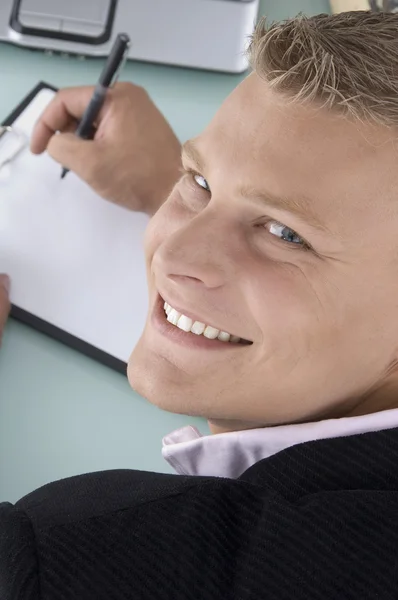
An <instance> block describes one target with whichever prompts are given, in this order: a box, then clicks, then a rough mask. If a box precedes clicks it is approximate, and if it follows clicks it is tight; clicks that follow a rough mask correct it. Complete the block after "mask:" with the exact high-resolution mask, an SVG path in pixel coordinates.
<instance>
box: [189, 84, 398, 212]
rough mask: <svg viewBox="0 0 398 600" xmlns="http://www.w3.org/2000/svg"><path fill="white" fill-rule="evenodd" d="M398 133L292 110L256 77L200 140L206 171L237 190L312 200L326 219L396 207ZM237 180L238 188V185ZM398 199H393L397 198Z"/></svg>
mask: <svg viewBox="0 0 398 600" xmlns="http://www.w3.org/2000/svg"><path fill="white" fill-rule="evenodd" d="M396 136H397V132H396V131H392V130H391V129H387V128H385V127H381V126H377V125H372V124H363V123H360V122H359V121H349V120H347V119H344V118H342V117H341V116H340V115H337V114H334V113H332V112H331V111H329V110H327V109H325V108H319V107H316V106H314V105H312V106H309V105H307V106H304V105H301V106H300V105H298V104H297V103H292V102H288V101H287V100H286V99H284V98H283V97H282V96H281V95H280V94H278V93H276V92H274V91H272V90H271V89H270V88H269V86H268V84H267V83H266V82H265V81H264V80H262V79H261V78H260V77H259V76H258V75H257V74H255V73H253V74H251V75H250V76H249V77H247V78H246V79H245V80H244V81H243V82H242V83H241V84H240V85H239V86H238V87H237V88H236V89H235V90H234V91H233V92H232V94H231V95H230V96H229V97H228V98H227V99H226V101H225V102H224V103H223V105H222V106H221V108H220V110H219V111H218V113H217V114H216V115H215V117H214V119H213V120H212V122H211V123H210V124H209V126H208V127H207V128H206V129H205V131H204V132H203V133H202V134H201V136H199V138H198V139H197V145H198V149H199V151H200V152H201V154H202V156H203V157H205V160H206V163H209V164H211V165H212V166H214V165H216V166H217V170H218V171H219V172H220V173H221V172H224V173H225V172H228V173H229V174H230V176H229V179H232V180H234V181H235V183H236V184H240V185H241V184H242V183H243V184H245V183H247V182H248V181H250V183H251V184H252V185H255V186H259V185H262V186H263V187H265V188H266V189H268V191H269V192H270V193H272V194H275V195H278V194H279V195H284V196H288V195H293V196H294V195H297V196H300V195H301V196H306V197H310V199H312V201H313V203H314V206H315V207H316V208H317V209H318V210H319V212H320V213H322V214H323V215H328V214H329V216H330V217H333V216H334V215H335V214H336V212H337V211H340V213H341V211H343V212H344V213H346V212H347V211H351V212H352V211H353V210H355V212H356V214H357V215H358V211H360V212H361V211H364V210H368V209H370V208H372V207H375V206H376V205H377V207H378V210H380V197H385V198H386V200H387V197H388V198H391V197H393V198H394V199H395V200H396V202H395V203H394V204H396V205H398V176H397V172H398V168H397V166H396V165H397V158H398V155H397V151H396V145H397V144H396ZM238 180H240V181H238ZM395 196H396V198H395Z"/></svg>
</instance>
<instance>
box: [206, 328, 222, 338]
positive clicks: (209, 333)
mask: <svg viewBox="0 0 398 600" xmlns="http://www.w3.org/2000/svg"><path fill="white" fill-rule="evenodd" d="M219 333H220V330H219V329H215V328H214V327H210V325H208V326H207V327H206V329H205V330H204V333H203V335H204V336H205V337H207V338H209V340H215V339H216V337H217V336H218V334H219Z"/></svg>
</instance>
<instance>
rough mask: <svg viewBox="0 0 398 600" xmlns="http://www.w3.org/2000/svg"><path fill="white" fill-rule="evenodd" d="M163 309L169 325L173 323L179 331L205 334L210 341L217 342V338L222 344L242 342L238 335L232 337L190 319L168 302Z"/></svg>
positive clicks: (225, 332)
mask: <svg viewBox="0 0 398 600" xmlns="http://www.w3.org/2000/svg"><path fill="white" fill-rule="evenodd" d="M163 308H164V310H165V313H166V315H167V320H168V321H169V323H171V324H172V325H176V326H177V327H178V328H179V329H182V330H183V331H186V332H188V331H190V332H192V333H195V334H196V335H202V334H203V335H204V336H205V337H207V338H208V339H210V340H215V339H216V338H217V339H219V340H221V341H222V342H233V343H237V342H239V340H240V337H238V336H237V335H231V334H230V333H228V332H227V331H220V330H219V329H216V328H215V327H211V326H210V325H207V326H206V325H205V324H204V323H201V322H200V321H193V320H192V319H190V318H189V317H187V316H185V315H183V314H182V313H179V312H178V311H176V310H175V309H174V308H172V307H171V306H170V304H167V302H165V303H164V306H163Z"/></svg>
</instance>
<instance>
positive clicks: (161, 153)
mask: <svg viewBox="0 0 398 600" xmlns="http://www.w3.org/2000/svg"><path fill="white" fill-rule="evenodd" d="M93 89H94V88H93V87H92V86H87V87H75V88H65V89H63V90H61V91H59V92H58V93H57V95H56V96H55V98H54V99H53V100H52V101H51V102H50V104H49V105H48V107H47V108H46V109H45V111H44V112H43V114H42V115H41V117H40V119H39V120H38V122H37V123H36V126H35V129H34V131H33V134H32V138H31V151H32V152H33V153H34V154H40V153H42V152H43V151H44V150H45V149H47V151H48V153H49V154H50V156H52V157H53V158H54V159H55V160H56V161H58V162H59V163H60V165H63V166H64V167H67V168H68V169H70V170H71V171H74V172H75V173H76V174H77V175H78V176H79V177H80V178H81V179H83V180H84V181H86V182H87V183H88V184H89V185H90V186H91V187H92V188H93V189H94V190H95V191H96V192H97V193H98V194H99V195H100V196H102V197H103V198H106V199H107V200H111V201H112V202H115V203H117V204H121V205H122V206H125V207H127V208H130V209H131V210H135V211H138V212H144V213H147V214H150V215H152V214H154V213H155V212H156V211H157V209H158V208H159V207H160V206H161V204H163V202H164V201H165V200H166V198H167V196H168V194H169V192H170V191H171V189H172V188H173V186H174V184H175V183H176V182H177V180H178V179H179V177H180V167H181V162H180V154H181V146H180V143H179V141H178V139H177V138H176V136H175V135H174V133H173V131H172V129H171V127H170V126H169V124H168V123H167V121H166V120H165V118H164V117H163V115H162V114H161V113H160V111H159V110H158V109H157V108H156V106H155V105H154V104H153V102H152V101H151V99H150V98H149V96H148V94H147V93H146V91H145V90H144V89H143V88H141V87H138V86H135V85H133V84H131V83H118V84H116V85H115V87H114V88H113V89H110V90H109V91H108V93H107V98H106V100H105V103H104V106H103V107H102V110H101V111H100V114H99V116H98V122H97V123H96V125H97V131H96V134H95V137H94V140H92V141H90V140H80V139H79V138H77V137H76V136H75V135H73V134H72V133H71V132H73V131H74V130H75V129H76V127H77V124H78V121H79V120H80V118H81V117H82V115H83V113H84V111H85V109H86V107H87V105H88V103H89V102H90V99H91V96H92V93H93ZM56 132H61V133H59V134H58V135H54V134H55V133H56Z"/></svg>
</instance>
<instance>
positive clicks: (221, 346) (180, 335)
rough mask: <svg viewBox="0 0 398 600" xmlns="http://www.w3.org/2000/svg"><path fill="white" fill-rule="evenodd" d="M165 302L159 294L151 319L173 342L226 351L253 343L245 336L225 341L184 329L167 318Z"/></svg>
mask: <svg viewBox="0 0 398 600" xmlns="http://www.w3.org/2000/svg"><path fill="white" fill-rule="evenodd" d="M164 303H165V301H164V299H163V298H162V297H161V296H160V294H158V295H157V298H156V302H155V306H154V309H153V312H152V319H151V320H152V323H153V325H154V326H155V327H156V329H157V330H158V331H159V332H160V333H162V334H163V335H164V336H165V337H167V338H168V339H169V340H170V341H172V342H175V343H179V344H182V345H183V346H187V347H192V348H199V349H200V348H202V349H207V350H224V351H225V350H230V351H231V350H236V349H237V348H243V347H247V346H251V345H252V344H253V342H251V341H249V340H245V339H243V338H239V341H223V340H220V339H218V338H215V339H209V338H208V337H205V336H204V335H203V334H200V335H198V334H195V333H193V332H191V331H184V330H183V329H180V328H179V327H177V326H176V325H173V324H172V323H170V322H169V321H168V320H167V314H166V311H165V309H164ZM235 337H236V336H235Z"/></svg>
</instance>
